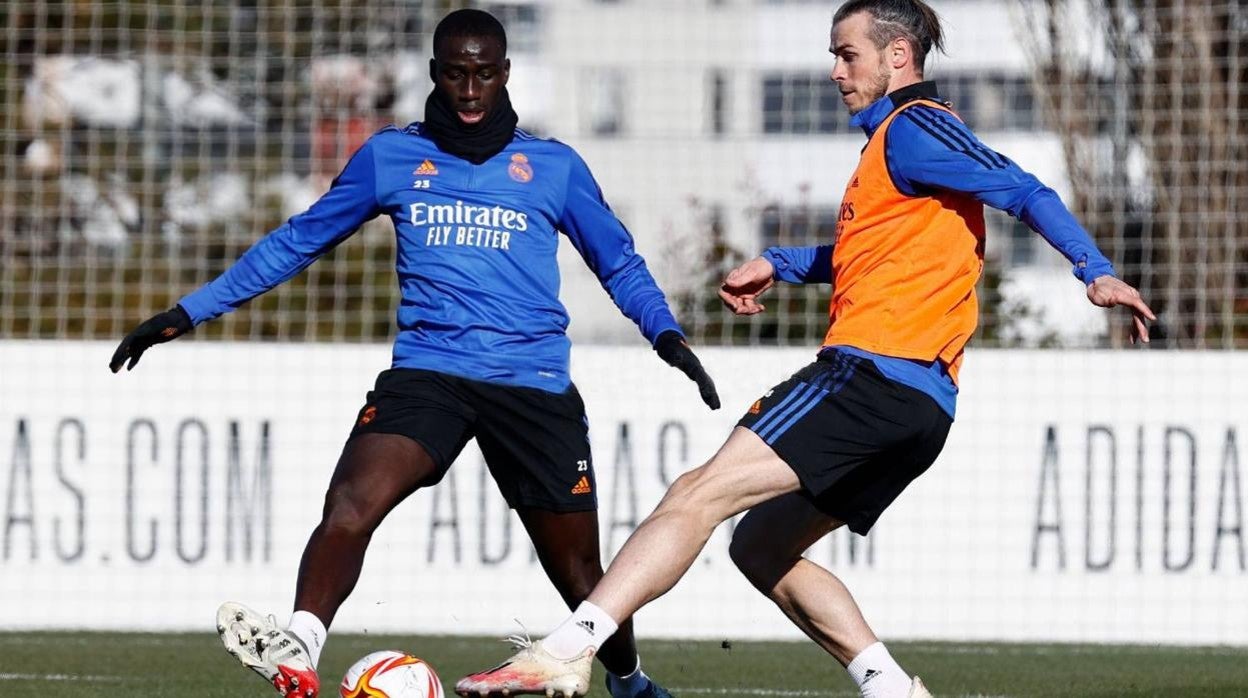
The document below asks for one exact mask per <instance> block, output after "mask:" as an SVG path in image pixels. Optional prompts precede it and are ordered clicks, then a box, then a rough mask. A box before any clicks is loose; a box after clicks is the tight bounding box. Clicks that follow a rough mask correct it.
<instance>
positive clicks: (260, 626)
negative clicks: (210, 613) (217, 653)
mask: <svg viewBox="0 0 1248 698" xmlns="http://www.w3.org/2000/svg"><path fill="white" fill-rule="evenodd" d="M217 634H218V635H220V636H221V642H222V644H224V645H225V650H226V651H227V652H229V653H230V656H232V657H234V658H235V659H237V660H238V661H239V662H241V663H242V665H243V666H245V667H247V668H248V669H251V670H252V671H254V672H256V673H257V674H259V675H261V676H263V677H264V680H265V681H268V682H269V683H270V684H272V685H273V688H276V689H277V692H278V693H279V694H281V695H283V696H289V697H290V698H317V695H318V693H319V692H320V690H321V682H320V679H319V678H317V676H316V668H315V667H313V666H312V662H311V660H310V659H309V657H308V650H307V648H305V647H304V646H303V643H302V642H300V641H299V639H298V638H296V637H295V636H294V635H292V634H291V633H289V632H287V631H285V630H283V629H281V628H279V627H277V621H276V620H275V619H274V618H273V616H268V617H265V616H262V615H260V614H259V613H256V612H255V611H253V610H251V609H250V608H247V607H246V606H244V605H242V604H240V603H234V602H232V601H227V602H226V603H223V604H221V608H218V609H217Z"/></svg>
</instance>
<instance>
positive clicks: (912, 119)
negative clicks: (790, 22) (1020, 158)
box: [763, 82, 1114, 416]
mask: <svg viewBox="0 0 1248 698" xmlns="http://www.w3.org/2000/svg"><path fill="white" fill-rule="evenodd" d="M916 99H930V100H935V101H940V98H939V96H938V93H937V90H936V85H935V83H933V82H921V83H918V84H915V85H911V86H909V87H904V88H902V89H900V90H897V91H895V92H892V93H890V94H888V95H886V96H884V97H882V98H880V99H878V100H876V101H875V102H874V103H872V104H871V106H869V107H867V108H866V109H864V110H862V111H860V112H858V113H857V114H855V115H854V116H853V117H852V118H851V119H850V121H849V123H850V124H851V125H853V126H858V127H860V128H862V130H863V131H864V132H865V133H866V134H867V138H870V137H871V136H873V135H874V134H875V132H876V129H878V128H879V127H880V125H881V124H883V123H884V120H885V119H886V118H888V116H889V115H890V114H892V113H893V111H894V110H896V109H897V108H898V107H900V106H902V105H903V104H906V103H908V102H910V101H913V100H916ZM884 160H885V164H886V165H887V167H888V172H889V175H890V176H891V177H892V179H893V183H894V185H896V187H897V189H898V190H899V191H900V192H902V193H903V194H906V195H909V196H923V195H926V194H929V193H931V192H933V191H938V190H945V191H956V192H962V193H965V194H970V195H971V196H974V197H975V198H976V200H978V201H979V202H981V203H983V204H986V205H988V206H992V207H993V208H996V209H1000V210H1002V211H1006V212H1007V213H1009V214H1010V215H1012V216H1014V217H1015V218H1017V219H1019V220H1021V221H1023V222H1024V223H1026V224H1027V225H1028V226H1029V227H1030V228H1031V229H1032V230H1035V231H1036V232H1037V233H1039V234H1040V235H1041V236H1042V237H1043V238H1044V239H1045V240H1046V241H1048V243H1049V244H1050V245H1052V246H1053V247H1054V248H1056V249H1057V250H1058V251H1059V252H1061V253H1062V255H1064V256H1065V257H1066V259H1068V260H1070V262H1071V263H1072V264H1073V265H1074V275H1075V276H1076V277H1077V278H1078V279H1079V280H1080V281H1082V282H1084V283H1085V284H1091V283H1092V282H1093V281H1094V280H1096V278H1097V277H1100V276H1104V275H1110V276H1113V275H1114V267H1113V265H1112V264H1110V262H1109V260H1108V259H1106V257H1105V255H1103V254H1101V251H1100V250H1099V249H1098V248H1097V246H1096V243H1095V242H1093V241H1092V238H1091V236H1089V235H1088V233H1087V231H1086V230H1084V229H1083V226H1081V225H1079V222H1078V221H1077V220H1075V217H1074V216H1073V215H1071V213H1070V211H1069V210H1068V209H1067V208H1066V206H1065V204H1063V203H1062V200H1061V198H1060V197H1058V195H1057V194H1056V193H1055V192H1054V191H1053V190H1052V189H1050V188H1049V187H1047V186H1045V185H1044V184H1043V183H1041V182H1040V180H1038V179H1036V177H1035V176H1034V175H1032V174H1030V173H1028V172H1026V171H1024V170H1023V169H1022V168H1020V167H1019V166H1018V165H1017V164H1015V163H1014V162H1013V161H1012V160H1010V159H1009V158H1007V157H1005V156H1004V155H1001V154H1000V153H997V152H996V151H994V150H992V149H991V148H989V147H988V146H986V145H984V144H983V143H982V142H981V141H980V140H979V138H977V137H976V136H975V134H974V133H972V132H971V130H970V129H969V128H967V126H966V124H964V123H962V122H961V121H959V120H958V119H957V118H956V117H954V116H953V115H951V114H949V113H948V112H945V111H941V110H939V109H934V108H931V107H928V106H925V105H921V104H920V105H915V106H912V107H910V108H908V109H906V110H905V111H903V112H901V115H900V116H898V117H897V118H896V119H893V122H892V124H891V125H890V126H889V128H888V132H887V133H886V134H885V141H884ZM763 256H764V257H765V258H766V259H767V260H768V261H770V262H771V264H772V266H774V267H775V270H776V273H775V278H776V279H777V280H780V281H786V282H789V283H831V282H832V261H831V260H832V246H831V245H820V246H816V247H772V248H769V249H767V250H766V251H765V252H764V253H763ZM851 353H855V354H858V355H862V356H869V357H871V358H873V359H875V360H876V361H875V362H876V365H877V366H878V367H879V368H880V371H881V372H882V373H884V374H885V375H886V376H888V377H889V378H891V379H893V380H896V381H898V382H900V383H903V384H905V385H909V386H911V387H914V388H916V389H918V390H922V391H923V392H925V393H927V394H928V395H931V396H932V397H933V399H935V400H936V401H937V402H938V403H939V404H940V405H941V407H942V408H944V409H945V411H946V412H948V413H949V414H950V416H952V415H953V414H954V409H955V403H956V395H957V386H956V385H955V384H954V383H953V380H952V379H951V378H949V376H948V375H947V372H945V370H944V369H945V367H943V366H941V365H940V363H939V362H915V361H912V360H909V359H901V358H897V357H886V356H879V355H875V354H870V353H869V352H865V351H862V350H860V349H853V350H852V352H851Z"/></svg>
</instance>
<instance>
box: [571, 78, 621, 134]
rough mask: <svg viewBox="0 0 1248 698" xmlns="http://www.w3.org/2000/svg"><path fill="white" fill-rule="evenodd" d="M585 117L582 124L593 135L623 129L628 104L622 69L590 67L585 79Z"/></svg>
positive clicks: (583, 112) (619, 131)
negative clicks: (584, 121)
mask: <svg viewBox="0 0 1248 698" xmlns="http://www.w3.org/2000/svg"><path fill="white" fill-rule="evenodd" d="M583 84H584V86H585V108H584V109H582V110H581V113H582V115H583V118H584V119H585V120H586V123H585V125H584V127H585V128H586V130H588V131H589V132H590V133H592V134H594V135H595V136H616V135H619V134H621V133H623V132H624V126H625V123H624V113H625V108H626V105H627V104H628V100H627V99H626V97H627V83H626V81H625V76H624V71H623V70H620V69H619V68H589V69H587V74H586V76H585V81H584V83H583Z"/></svg>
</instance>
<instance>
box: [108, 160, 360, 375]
mask: <svg viewBox="0 0 1248 698" xmlns="http://www.w3.org/2000/svg"><path fill="white" fill-rule="evenodd" d="M377 212H378V205H377V190H376V178H375V175H374V171H373V153H372V142H371V141H369V142H366V143H365V144H364V145H363V146H361V147H360V149H359V150H358V151H357V152H356V154H355V155H354V156H352V158H351V161H350V162H348V163H347V166H346V167H345V168H344V169H343V171H342V173H341V174H339V175H338V177H337V178H336V179H335V180H334V182H333V184H332V185H331V186H330V189H329V191H328V192H326V193H325V194H324V196H322V197H321V198H320V199H318V200H317V201H316V203H314V204H312V206H311V207H310V208H309V209H308V210H307V211H304V212H303V213H300V214H298V215H296V216H294V217H292V218H291V219H290V220H288V221H286V223H284V224H283V225H282V226H280V227H278V228H277V229H275V230H273V231H272V232H270V233H269V234H268V235H266V236H264V237H263V238H261V239H260V240H259V241H257V242H256V244H254V245H252V246H251V248H250V249H249V250H247V251H246V252H244V253H243V256H242V257H240V258H239V259H238V261H236V262H234V264H233V265H231V266H230V267H229V268H228V269H226V270H225V271H224V272H223V273H222V274H221V275H220V276H218V277H217V278H215V279H213V280H212V281H210V282H208V283H207V284H205V285H204V286H201V287H200V288H199V289H197V290H195V291H193V292H191V293H190V294H188V295H186V296H184V297H183V298H182V299H181V300H179V301H178V304H177V305H175V306H174V307H173V308H170V309H169V310H167V311H165V312H163V313H158V314H156V315H154V316H152V317H151V318H149V319H148V320H146V321H144V322H143V323H142V324H140V325H139V326H138V327H136V328H135V329H134V330H133V331H132V332H131V333H130V334H128V335H126V337H125V339H123V340H122V341H121V344H120V345H119V346H118V347H117V350H116V351H115V352H114V353H113V357H112V359H111V360H110V361H109V363H108V367H109V369H110V370H112V372H113V373H117V372H118V371H120V370H121V367H122V365H123V364H126V362H127V360H129V365H128V367H127V370H129V369H133V368H134V367H135V365H136V364H138V363H139V358H140V357H141V356H142V355H143V352H145V351H147V350H148V349H149V348H151V347H152V346H153V345H155V344H160V343H163V342H168V341H170V340H172V339H175V338H177V337H180V336H182V335H183V334H186V333H187V332H189V331H190V330H191V329H192V328H193V327H194V326H195V325H198V324H199V323H201V322H205V321H208V320H211V319H213V318H215V317H218V316H220V315H222V314H224V313H227V312H230V311H232V310H234V309H235V308H237V307H239V306H240V305H242V304H243V303H246V302H247V301H249V300H251V299H252V298H255V297H256V296H258V295H260V294H261V293H264V292H265V291H268V290H269V289H271V288H273V287H274V286H277V285H278V284H280V283H282V282H283V281H286V280H287V279H289V278H291V277H293V276H295V275H296V274H298V273H299V272H301V271H303V270H304V269H306V268H307V267H308V265H309V264H311V263H312V262H314V261H316V259H317V258H318V257H320V256H321V255H323V254H325V253H326V252H328V251H329V250H331V249H333V248H334V246H335V245H337V244H338V243H340V242H342V241H343V240H344V239H346V238H347V237H349V236H350V235H351V234H352V233H354V232H355V231H356V230H357V229H358V228H359V227H360V226H361V225H362V224H363V223H364V222H365V221H367V220H369V219H370V218H372V217H374V216H376V215H377Z"/></svg>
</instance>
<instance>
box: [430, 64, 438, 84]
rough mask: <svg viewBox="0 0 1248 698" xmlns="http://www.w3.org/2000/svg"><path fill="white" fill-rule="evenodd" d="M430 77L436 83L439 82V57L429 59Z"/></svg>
mask: <svg viewBox="0 0 1248 698" xmlns="http://www.w3.org/2000/svg"><path fill="white" fill-rule="evenodd" d="M429 79H430V80H432V81H433V82H434V83H435V84H436V83H437V82H438V59H436V58H430V59H429Z"/></svg>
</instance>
